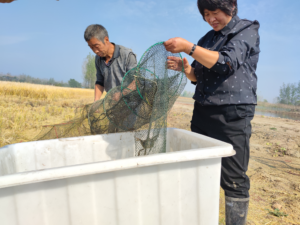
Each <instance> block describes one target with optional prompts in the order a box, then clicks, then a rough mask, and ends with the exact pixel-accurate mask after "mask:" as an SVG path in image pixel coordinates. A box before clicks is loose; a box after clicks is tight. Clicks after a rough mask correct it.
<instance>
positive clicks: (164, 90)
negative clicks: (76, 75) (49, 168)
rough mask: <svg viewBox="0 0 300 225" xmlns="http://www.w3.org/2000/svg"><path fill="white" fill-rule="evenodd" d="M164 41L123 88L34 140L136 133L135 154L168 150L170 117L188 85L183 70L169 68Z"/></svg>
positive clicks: (45, 129)
mask: <svg viewBox="0 0 300 225" xmlns="http://www.w3.org/2000/svg"><path fill="white" fill-rule="evenodd" d="M169 56H175V57H180V58H181V59H182V57H181V55H180V54H179V53H177V54H173V53H171V52H168V51H166V49H165V47H164V45H163V42H159V43H157V44H155V45H153V46H151V47H150V48H149V49H148V50H147V51H146V52H145V53H144V54H143V56H142V57H141V59H140V61H139V63H138V65H137V66H136V67H135V68H133V69H131V70H130V71H128V72H127V73H126V74H125V76H124V78H123V80H122V83H121V85H120V86H117V87H115V88H113V89H111V90H110V91H109V92H108V93H107V94H106V96H105V98H104V99H102V100H98V101H96V102H94V103H92V104H88V105H85V106H84V107H82V108H81V109H80V110H78V112H77V113H76V114H75V118H74V119H73V120H70V121H68V122H66V123H61V124H55V125H48V126H44V127H43V129H42V131H41V132H40V133H39V134H38V135H37V137H36V138H35V140H46V139H54V138H66V137H76V136H84V135H95V134H107V133H116V132H134V138H135V155H136V156H140V155H149V154H154V153H162V152H165V151H166V138H167V137H166V135H167V115H168V112H169V111H170V109H171V108H172V106H173V104H174V103H175V101H176V99H177V97H178V96H179V95H180V94H181V92H182V91H183V89H184V87H185V85H186V76H185V75H184V73H183V71H174V70H169V69H167V57H169Z"/></svg>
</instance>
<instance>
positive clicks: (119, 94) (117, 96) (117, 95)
mask: <svg viewBox="0 0 300 225" xmlns="http://www.w3.org/2000/svg"><path fill="white" fill-rule="evenodd" d="M120 98H121V92H116V93H114V95H113V98H112V99H113V100H114V101H116V102H117V101H119V100H120Z"/></svg>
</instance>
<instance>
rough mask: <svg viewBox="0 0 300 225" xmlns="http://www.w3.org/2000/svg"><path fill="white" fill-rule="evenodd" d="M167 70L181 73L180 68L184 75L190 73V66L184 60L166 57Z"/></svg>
mask: <svg viewBox="0 0 300 225" xmlns="http://www.w3.org/2000/svg"><path fill="white" fill-rule="evenodd" d="M167 63H168V69H170V70H175V71H182V68H183V70H184V72H185V73H190V71H191V66H190V64H189V62H188V60H187V59H186V58H183V59H181V58H179V57H174V56H169V57H168V61H167Z"/></svg>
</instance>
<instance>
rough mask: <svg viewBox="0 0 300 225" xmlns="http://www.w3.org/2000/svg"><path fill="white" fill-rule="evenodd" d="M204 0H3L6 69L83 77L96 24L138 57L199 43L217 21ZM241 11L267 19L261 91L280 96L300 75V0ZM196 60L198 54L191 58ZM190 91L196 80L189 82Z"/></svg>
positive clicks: (242, 6) (265, 2)
mask: <svg viewBox="0 0 300 225" xmlns="http://www.w3.org/2000/svg"><path fill="white" fill-rule="evenodd" d="M196 3H197V0H160V1H159V0H153V1H151V0H149V1H145V0H144V1H134V0H126V1H125V0H109V1H101V0H60V1H56V0H43V1H41V0H18V1H16V2H13V3H10V4H0V21H1V23H0V72H2V73H8V72H9V73H11V74H13V75H19V74H22V73H24V74H27V75H30V76H33V77H39V78H48V79H49V78H54V79H55V80H58V81H61V80H63V81H68V80H69V79H71V78H74V79H76V80H78V81H80V82H81V81H82V65H83V61H84V59H85V57H86V56H87V55H88V54H89V52H92V51H91V50H90V49H89V47H88V46H87V44H86V42H85V41H84V39H83V33H84V30H85V28H86V27H87V26H88V25H90V24H95V23H98V24H102V25H103V26H105V27H106V28H107V30H108V33H109V36H110V40H111V41H112V42H115V43H117V44H120V45H123V46H126V47H129V48H132V49H133V51H134V52H135V53H136V54H137V57H138V59H139V58H140V57H141V55H142V54H143V52H144V51H145V50H146V49H147V48H148V47H150V46H151V45H152V44H154V43H156V42H159V41H165V40H167V39H169V38H172V37H183V38H185V39H187V40H189V41H191V42H193V43H197V41H198V40H199V39H200V38H201V37H202V36H203V35H205V34H206V33H207V32H208V31H209V30H210V29H211V28H210V26H209V25H207V23H205V22H204V21H203V19H202V17H201V15H200V13H199V12H198V8H197V5H196ZM238 7H239V13H238V15H239V17H240V18H246V19H249V20H255V19H256V20H258V21H259V22H260V24H261V28H260V30H259V32H260V36H261V45H260V47H261V54H260V60H259V63H258V69H257V75H258V94H259V95H261V96H263V97H264V98H266V99H267V100H268V101H273V100H274V98H275V97H277V96H278V94H279V88H280V86H281V85H282V83H283V82H285V83H294V82H298V81H300V76H299V74H298V68H297V65H299V64H300V63H299V62H298V61H299V59H298V52H299V50H300V47H299V44H298V41H299V40H300V25H299V9H300V1H299V0H289V1H288V3H287V1H286V0H251V1H250V0H238ZM187 58H188V60H189V61H190V62H192V58H190V57H187ZM186 90H187V91H194V86H193V85H191V84H187V86H186Z"/></svg>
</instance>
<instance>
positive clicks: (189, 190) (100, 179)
mask: <svg viewBox="0 0 300 225" xmlns="http://www.w3.org/2000/svg"><path fill="white" fill-rule="evenodd" d="M167 135H168V136H167V153H163V154H156V155H149V156H142V157H132V155H133V150H134V136H133V133H117V134H108V135H96V136H86V137H76V138H65V139H55V140H48V141H38V142H28V143H20V144H14V145H9V146H6V147H3V148H0V224H1V225H17V224H18V225H79V224H80V225H96V224H97V225H99V224H101V225H108V224H111V225H136V224H139V225H157V224H161V225H177V224H178V225H194V224H198V225H199V224H200V225H217V224H218V217H219V192H220V170H221V157H227V156H232V155H234V154H235V151H234V150H233V149H232V146H231V145H229V144H226V143H223V142H220V141H217V140H214V139H211V138H208V137H205V136H202V135H199V134H196V133H192V132H189V131H185V130H180V129H173V128H169V129H168V133H167Z"/></svg>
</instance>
